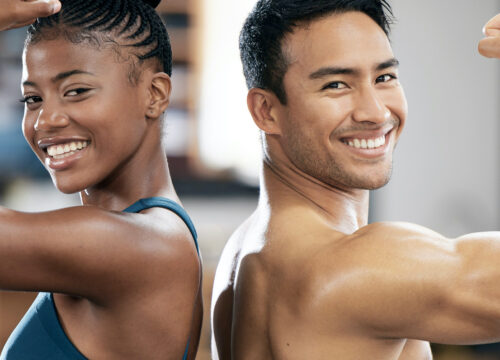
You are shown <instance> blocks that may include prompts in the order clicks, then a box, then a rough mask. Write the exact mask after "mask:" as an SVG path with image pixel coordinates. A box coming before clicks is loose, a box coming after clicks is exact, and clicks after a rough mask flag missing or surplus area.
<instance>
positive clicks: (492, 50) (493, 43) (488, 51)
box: [478, 36, 500, 58]
mask: <svg viewBox="0 0 500 360" xmlns="http://www.w3.org/2000/svg"><path fill="white" fill-rule="evenodd" d="M478 50H479V53H480V54H481V55H483V56H486V57H489V58H500V36H490V37H487V38H485V39H483V40H481V41H480V42H479V47H478Z"/></svg>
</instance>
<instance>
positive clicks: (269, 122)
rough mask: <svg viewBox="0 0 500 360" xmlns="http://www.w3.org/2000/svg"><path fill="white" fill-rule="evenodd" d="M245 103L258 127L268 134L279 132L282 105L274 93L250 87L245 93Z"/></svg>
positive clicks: (277, 133)
mask: <svg viewBox="0 0 500 360" xmlns="http://www.w3.org/2000/svg"><path fill="white" fill-rule="evenodd" d="M247 105H248V110H250V114H251V115H252V118H253V121H254V122H255V124H256V125H257V126H258V127H259V129H261V130H262V131H263V132H264V133H266V134H268V135H279V134H281V128H280V122H279V120H280V113H281V110H282V108H283V105H282V104H281V102H280V101H279V99H278V98H277V96H276V95H274V93H272V92H270V91H268V90H264V89H259V88H252V89H250V91H249V92H248V95H247Z"/></svg>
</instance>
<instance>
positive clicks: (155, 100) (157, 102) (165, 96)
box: [146, 72, 172, 119]
mask: <svg viewBox="0 0 500 360" xmlns="http://www.w3.org/2000/svg"><path fill="white" fill-rule="evenodd" d="M148 90H149V99H148V101H149V103H148V104H147V106H146V117H147V118H150V119H156V118H159V117H160V116H161V115H162V114H163V112H165V110H167V107H168V104H169V103H170V92H171V91H172V81H171V80H170V76H168V75H167V74H165V73H164V72H157V73H154V74H153V75H152V76H151V78H150V82H149V89H148Z"/></svg>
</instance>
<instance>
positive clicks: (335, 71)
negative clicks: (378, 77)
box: [309, 58, 399, 80]
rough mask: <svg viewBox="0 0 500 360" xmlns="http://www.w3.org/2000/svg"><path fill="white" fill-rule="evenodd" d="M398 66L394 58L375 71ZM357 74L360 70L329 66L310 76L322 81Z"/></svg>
mask: <svg viewBox="0 0 500 360" xmlns="http://www.w3.org/2000/svg"><path fill="white" fill-rule="evenodd" d="M398 66H399V61H398V60H397V59H396V58H392V59H389V60H387V61H384V62H382V63H380V64H377V66H376V67H375V70H377V71H380V70H385V69H388V68H391V67H398ZM357 74H359V70H357V69H355V68H348V67H337V66H328V67H323V68H321V69H319V70H316V71H315V72H313V73H311V74H310V75H309V79H311V80H317V79H321V78H322V77H325V76H331V75H357Z"/></svg>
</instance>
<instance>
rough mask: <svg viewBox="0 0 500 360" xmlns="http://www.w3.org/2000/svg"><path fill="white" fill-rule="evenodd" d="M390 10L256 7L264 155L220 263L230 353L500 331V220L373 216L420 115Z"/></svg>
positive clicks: (218, 351) (416, 347) (419, 351)
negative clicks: (245, 214)
mask: <svg viewBox="0 0 500 360" xmlns="http://www.w3.org/2000/svg"><path fill="white" fill-rule="evenodd" d="M390 14H391V10H390V7H389V5H388V4H387V3H386V2H385V1H384V0H350V1H345V0H329V1H328V0H316V1H311V0H261V1H259V2H258V4H257V5H256V7H255V9H254V10H253V12H252V14H250V16H249V18H248V19H247V21H246V23H245V26H244V28H243V31H242V35H241V44H240V46H241V53H242V60H243V65H244V70H245V76H246V79H247V84H248V86H249V88H250V91H249V93H248V107H249V110H250V112H251V114H252V117H253V119H254V121H255V123H256V125H257V126H258V127H259V128H260V130H261V132H262V142H263V153H264V156H263V158H264V159H263V160H264V164H263V173H262V177H261V194H260V199H259V204H258V206H257V209H256V211H255V212H254V213H253V214H252V215H251V216H250V218H249V219H248V220H247V221H246V222H245V223H244V224H243V225H241V227H240V228H239V229H238V230H237V231H236V232H235V233H234V235H233V236H232V237H231V239H230V240H229V242H228V244H227V245H226V248H225V249H224V252H223V255H222V257H221V261H220V263H219V266H218V269H217V274H216V278H215V283H214V292H213V301H212V321H213V329H214V332H213V335H214V336H213V346H212V347H213V356H214V358H215V359H221V360H226V359H286V360H293V359H311V360H314V359H342V360H349V359H387V360H389V359H390V360H396V359H400V360H405V359H412V360H414V359H419V360H423V359H431V358H432V354H431V350H430V346H429V341H430V342H438V343H448V344H470V343H484V342H495V341H498V340H500V290H498V281H499V279H500V266H499V262H498V259H499V258H500V233H482V234H472V235H467V236H463V237H460V238H458V239H445V238H444V237H442V236H441V235H439V234H437V233H435V232H433V231H431V230H428V229H425V228H422V227H420V226H417V225H411V224H404V223H378V224H371V225H368V223H367V220H368V219H367V218H368V190H371V189H376V188H379V187H381V186H383V185H385V184H386V183H387V182H388V180H389V177H390V174H391V166H392V153H393V150H394V147H395V145H396V143H397V140H398V138H399V136H400V134H401V131H402V129H403V127H404V124H405V120H406V115H407V107H406V100H405V96H404V94H403V90H402V88H401V85H400V84H399V82H398V69H397V68H398V61H397V60H396V59H395V58H394V55H393V52H392V49H391V46H390V43H389V40H388V38H387V33H388V24H389V23H390ZM493 22H495V21H493ZM498 22H499V20H496V23H498ZM491 24H492V23H490V24H489V25H491ZM487 34H488V35H489V36H491V35H496V34H495V33H494V31H493V30H488V31H487ZM498 41H499V40H498V39H497V38H494V39H493V38H490V39H487V40H485V42H483V43H482V44H481V51H482V52H483V53H485V54H488V55H490V56H492V55H497V54H498V53H500V51H499V50H500V46H499V45H498ZM491 49H493V51H494V52H491Z"/></svg>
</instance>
